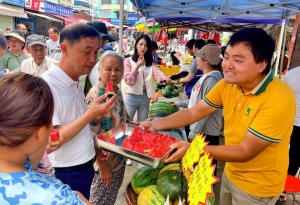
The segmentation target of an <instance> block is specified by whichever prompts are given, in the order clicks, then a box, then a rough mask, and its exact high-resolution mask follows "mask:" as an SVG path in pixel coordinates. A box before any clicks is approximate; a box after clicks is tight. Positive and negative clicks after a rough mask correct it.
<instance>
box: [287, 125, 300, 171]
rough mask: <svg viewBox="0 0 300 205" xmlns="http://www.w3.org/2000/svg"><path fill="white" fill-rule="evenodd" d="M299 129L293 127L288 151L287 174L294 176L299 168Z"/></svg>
mask: <svg viewBox="0 0 300 205" xmlns="http://www.w3.org/2000/svg"><path fill="white" fill-rule="evenodd" d="M299 146H300V127H297V126H293V132H292V135H291V141H290V150H289V158H290V163H289V169H288V174H289V175H292V176H295V175H296V174H297V171H298V169H299V167H300V149H299Z"/></svg>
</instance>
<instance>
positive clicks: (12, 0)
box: [2, 0, 25, 7]
mask: <svg viewBox="0 0 300 205" xmlns="http://www.w3.org/2000/svg"><path fill="white" fill-rule="evenodd" d="M2 3H6V4H11V5H15V6H20V7H24V5H25V0H2Z"/></svg>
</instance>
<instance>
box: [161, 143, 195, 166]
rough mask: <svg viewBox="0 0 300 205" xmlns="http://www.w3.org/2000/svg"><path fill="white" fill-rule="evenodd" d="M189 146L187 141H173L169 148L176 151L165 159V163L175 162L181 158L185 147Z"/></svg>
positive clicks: (185, 149)
mask: <svg viewBox="0 0 300 205" xmlns="http://www.w3.org/2000/svg"><path fill="white" fill-rule="evenodd" d="M189 147H190V143H189V142H187V141H180V142H177V143H174V144H172V145H171V148H174V149H175V148H176V149H177V151H176V152H174V153H173V154H171V155H170V156H169V157H168V158H167V159H166V161H165V162H166V163H170V162H176V161H178V160H181V159H182V157H183V156H184V155H185V153H186V151H187V149H188V148H189Z"/></svg>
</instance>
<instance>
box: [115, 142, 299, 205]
mask: <svg viewBox="0 0 300 205" xmlns="http://www.w3.org/2000/svg"><path fill="white" fill-rule="evenodd" d="M220 144H224V138H223V137H220ZM132 162H133V164H132V166H127V167H126V171H125V177H124V181H123V184H122V186H121V188H120V190H119V193H118V198H117V201H116V203H115V205H126V200H125V188H126V186H127V185H128V184H129V183H130V180H131V178H132V175H133V174H134V172H135V171H136V169H137V163H136V162H134V161H132ZM224 166H225V163H223V162H218V167H217V177H218V178H219V182H217V183H216V184H215V186H214V193H215V196H216V204H215V205H222V203H220V196H219V193H220V188H221V178H222V174H223V171H224ZM286 198H287V201H286V203H284V204H285V205H292V204H293V198H292V196H291V195H287V196H286ZM296 200H297V201H296V202H295V203H294V204H295V205H299V204H300V193H299V195H297V196H296ZM276 205H277V204H276Z"/></svg>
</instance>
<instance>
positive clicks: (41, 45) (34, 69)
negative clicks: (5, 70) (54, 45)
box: [20, 34, 57, 75]
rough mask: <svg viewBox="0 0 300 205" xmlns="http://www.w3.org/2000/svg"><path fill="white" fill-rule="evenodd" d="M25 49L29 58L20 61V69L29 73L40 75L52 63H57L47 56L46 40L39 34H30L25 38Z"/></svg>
mask: <svg viewBox="0 0 300 205" xmlns="http://www.w3.org/2000/svg"><path fill="white" fill-rule="evenodd" d="M26 49H27V51H28V53H30V54H31V56H32V57H31V58H28V59H26V60H24V61H23V62H22V63H21V69H20V71H22V72H24V73H28V74H31V75H41V74H43V73H44V72H45V71H47V70H48V69H49V68H50V65H51V64H52V63H57V61H56V60H55V59H52V58H49V57H47V56H46V55H47V46H46V41H45V39H44V37H43V36H41V35H36V34H33V35H30V36H28V37H27V39H26Z"/></svg>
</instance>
